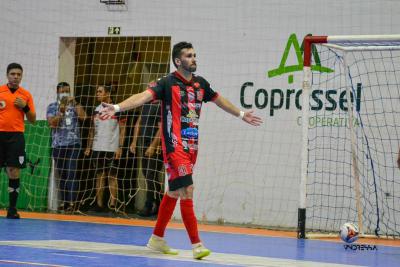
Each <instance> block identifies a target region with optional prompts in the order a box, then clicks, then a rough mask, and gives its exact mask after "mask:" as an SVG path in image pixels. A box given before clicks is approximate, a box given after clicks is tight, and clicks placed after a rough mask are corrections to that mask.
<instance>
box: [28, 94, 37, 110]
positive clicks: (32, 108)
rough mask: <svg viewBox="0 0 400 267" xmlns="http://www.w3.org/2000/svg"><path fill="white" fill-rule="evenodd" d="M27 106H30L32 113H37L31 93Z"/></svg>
mask: <svg viewBox="0 0 400 267" xmlns="http://www.w3.org/2000/svg"><path fill="white" fill-rule="evenodd" d="M26 104H27V105H28V107H29V109H30V110H31V111H32V112H35V103H34V102H33V97H32V95H31V93H29V92H28V101H26Z"/></svg>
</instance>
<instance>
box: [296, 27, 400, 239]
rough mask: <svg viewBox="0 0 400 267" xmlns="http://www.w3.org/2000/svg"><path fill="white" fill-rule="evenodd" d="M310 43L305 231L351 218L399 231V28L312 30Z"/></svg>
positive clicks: (368, 227) (376, 230) (370, 230)
mask: <svg viewBox="0 0 400 267" xmlns="http://www.w3.org/2000/svg"><path fill="white" fill-rule="evenodd" d="M303 45H304V54H303V55H304V61H303V66H304V67H303V84H302V90H303V92H302V103H303V105H302V106H303V108H302V153H301V179H300V186H299V189H300V192H299V209H298V228H297V233H298V238H306V234H308V233H311V232H318V233H329V232H337V230H338V229H339V227H340V225H341V224H342V223H344V222H347V221H352V222H355V223H357V224H358V226H359V229H360V233H361V235H369V234H373V235H375V236H381V235H382V236H390V237H399V236H400V224H398V221H399V219H400V209H398V207H396V206H397V205H396V204H395V203H398V201H399V200H400V186H399V184H400V183H399V182H398V181H396V179H395V178H396V177H398V176H399V175H400V174H399V169H398V168H397V166H396V159H397V153H398V149H399V139H400V131H399V130H400V126H399V122H400V120H399V119H398V117H400V108H399V107H400V35H358V36H357V35H354V36H306V37H305V38H304V43H303ZM315 49H316V51H317V53H318V55H319V60H318V62H313V54H314V52H313V51H314V50H315ZM313 63H315V65H313ZM318 64H320V66H322V65H323V66H325V67H327V68H329V69H330V70H331V71H325V72H322V71H318V68H317V67H318V66H317V65H318ZM321 96H324V97H321ZM304 107H308V108H304Z"/></svg>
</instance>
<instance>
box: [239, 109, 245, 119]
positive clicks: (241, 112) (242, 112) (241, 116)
mask: <svg viewBox="0 0 400 267" xmlns="http://www.w3.org/2000/svg"><path fill="white" fill-rule="evenodd" d="M239 118H240V119H241V120H243V118H244V111H243V110H241V111H240V113H239Z"/></svg>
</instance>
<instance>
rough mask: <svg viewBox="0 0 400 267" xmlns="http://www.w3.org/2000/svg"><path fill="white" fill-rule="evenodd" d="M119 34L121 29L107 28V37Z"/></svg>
mask: <svg viewBox="0 0 400 267" xmlns="http://www.w3.org/2000/svg"><path fill="white" fill-rule="evenodd" d="M120 34H121V27H114V26H110V27H108V35H120Z"/></svg>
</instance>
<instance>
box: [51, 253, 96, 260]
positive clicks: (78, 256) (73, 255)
mask: <svg viewBox="0 0 400 267" xmlns="http://www.w3.org/2000/svg"><path fill="white" fill-rule="evenodd" d="M51 254H52V255H57V256H65V257H76V258H89V259H97V258H99V257H90V256H82V255H75V254H66V253H51Z"/></svg>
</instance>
